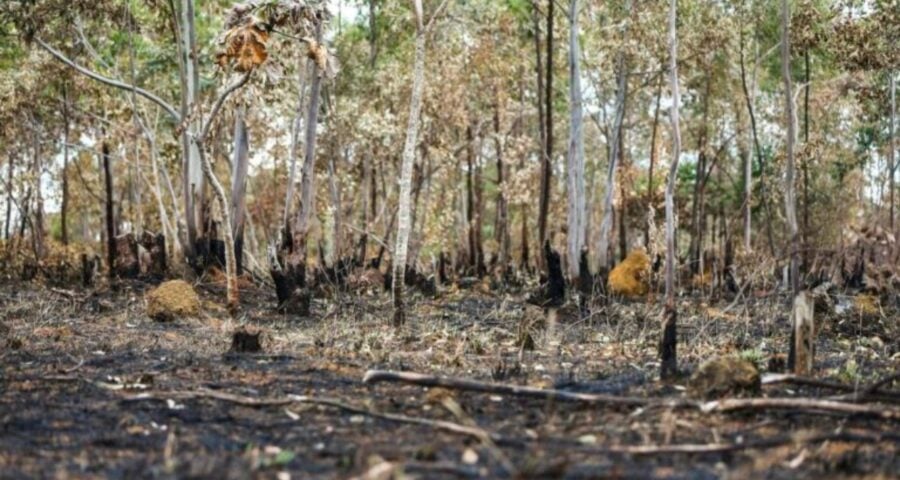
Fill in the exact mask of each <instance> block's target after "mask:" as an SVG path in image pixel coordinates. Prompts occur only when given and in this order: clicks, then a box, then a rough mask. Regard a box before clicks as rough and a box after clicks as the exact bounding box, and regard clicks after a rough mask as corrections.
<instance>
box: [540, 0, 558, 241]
mask: <svg viewBox="0 0 900 480" xmlns="http://www.w3.org/2000/svg"><path fill="white" fill-rule="evenodd" d="M554 4H555V2H554V1H553V0H549V1H548V2H547V53H546V55H547V65H546V82H545V83H544V98H543V100H544V122H543V123H544V145H543V147H544V152H543V157H542V159H541V195H540V202H539V205H538V243H540V244H541V245H543V244H544V243H545V242H546V239H547V214H548V212H549V208H550V185H551V183H552V176H553V168H552V165H551V161H552V160H553V5H554Z"/></svg>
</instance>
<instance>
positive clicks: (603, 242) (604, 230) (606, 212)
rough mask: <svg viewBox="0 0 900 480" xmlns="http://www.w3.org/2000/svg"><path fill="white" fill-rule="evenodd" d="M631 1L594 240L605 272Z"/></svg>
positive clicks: (622, 116)
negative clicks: (599, 213) (597, 235)
mask: <svg viewBox="0 0 900 480" xmlns="http://www.w3.org/2000/svg"><path fill="white" fill-rule="evenodd" d="M631 9H632V2H631V0H627V1H626V3H625V11H626V12H627V14H626V18H625V22H624V24H623V27H622V42H623V43H622V46H621V48H620V49H619V51H618V53H617V54H616V103H615V112H616V116H615V120H614V121H613V127H612V132H611V135H610V138H609V149H608V151H609V162H608V166H607V171H606V190H605V191H604V193H603V217H602V220H601V221H600V233H599V237H598V241H597V258H598V260H599V261H598V265H599V268H600V270H601V271H604V272H609V269H610V268H612V265H611V263H612V262H611V258H610V255H609V250H610V248H609V244H610V236H611V232H612V223H613V205H612V203H613V194H614V193H615V189H616V171H617V170H618V166H619V163H618V162H619V148H620V142H619V136H620V135H621V134H622V123H623V122H624V119H625V99H626V97H627V95H628V71H627V68H628V66H627V63H626V58H625V55H626V52H625V50H626V45H625V42H627V41H628V26H629V25H630V23H631Z"/></svg>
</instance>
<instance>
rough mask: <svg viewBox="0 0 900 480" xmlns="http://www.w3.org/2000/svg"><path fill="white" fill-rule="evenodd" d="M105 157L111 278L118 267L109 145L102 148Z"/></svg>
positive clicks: (107, 255) (107, 239)
mask: <svg viewBox="0 0 900 480" xmlns="http://www.w3.org/2000/svg"><path fill="white" fill-rule="evenodd" d="M101 152H102V155H103V183H104V186H105V195H106V197H105V198H106V261H107V267H108V268H109V276H110V278H114V277H115V271H116V270H115V267H116V225H115V219H114V218H113V178H112V171H111V166H110V158H109V145H108V144H107V143H106V142H104V143H103V146H102V147H101Z"/></svg>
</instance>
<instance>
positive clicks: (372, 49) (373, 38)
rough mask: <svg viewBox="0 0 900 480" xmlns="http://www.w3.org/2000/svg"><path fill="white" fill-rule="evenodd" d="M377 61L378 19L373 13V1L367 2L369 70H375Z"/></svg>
mask: <svg viewBox="0 0 900 480" xmlns="http://www.w3.org/2000/svg"><path fill="white" fill-rule="evenodd" d="M377 60H378V17H376V13H375V0H369V68H371V69H373V70H374V69H375V62H376V61H377Z"/></svg>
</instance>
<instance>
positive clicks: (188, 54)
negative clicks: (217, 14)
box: [176, 0, 206, 260]
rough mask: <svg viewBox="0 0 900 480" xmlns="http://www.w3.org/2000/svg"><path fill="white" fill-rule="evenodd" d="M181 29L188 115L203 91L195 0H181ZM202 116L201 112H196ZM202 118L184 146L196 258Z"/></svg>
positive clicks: (201, 213) (190, 241) (190, 242)
mask: <svg viewBox="0 0 900 480" xmlns="http://www.w3.org/2000/svg"><path fill="white" fill-rule="evenodd" d="M180 6H181V8H180V11H179V12H178V13H179V20H178V29H177V30H176V31H177V33H178V37H179V44H178V47H179V60H180V61H179V63H180V65H181V69H180V72H181V118H182V119H187V118H189V117H190V116H191V114H192V113H194V112H195V111H196V109H197V102H198V100H199V94H200V76H199V69H198V58H197V57H198V53H197V35H196V31H195V28H194V1H193V0H181V3H180ZM194 116H195V117H199V115H194ZM199 130H200V125H199V120H197V119H195V120H193V121H191V122H190V123H189V125H187V126H186V128H184V131H183V133H182V135H181V146H182V151H183V155H184V163H183V166H182V180H183V185H184V189H183V190H184V191H183V192H182V194H183V199H184V216H185V220H186V223H187V245H186V246H187V252H188V255H189V257H191V259H192V260H193V259H194V253H195V251H194V249H195V244H196V242H197V240H198V237H199V235H198V226H201V225H204V224H205V221H204V218H205V210H206V209H205V208H204V200H203V190H204V185H203V178H204V177H203V169H204V167H203V166H202V164H201V163H202V160H201V158H200V151H199V148H198V146H197V144H196V143H195V142H194V141H192V138H191V137H192V136H196V135H197V134H199Z"/></svg>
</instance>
